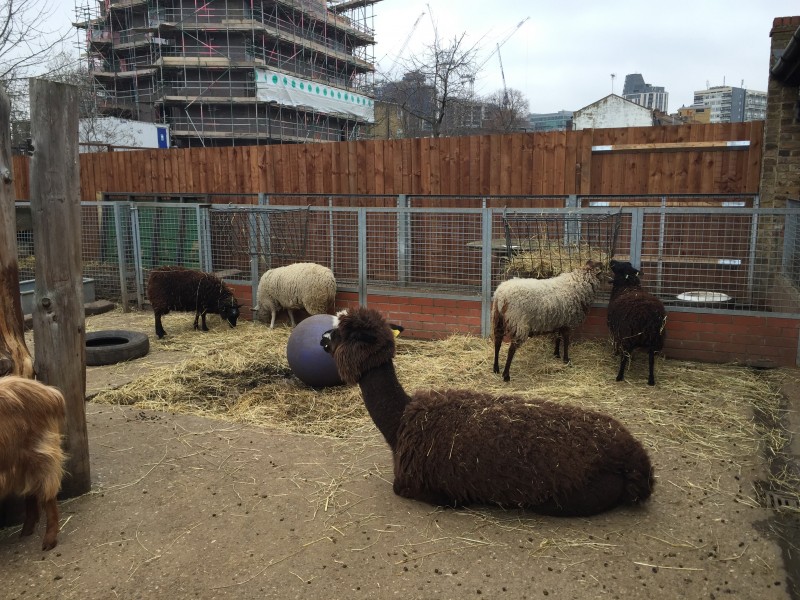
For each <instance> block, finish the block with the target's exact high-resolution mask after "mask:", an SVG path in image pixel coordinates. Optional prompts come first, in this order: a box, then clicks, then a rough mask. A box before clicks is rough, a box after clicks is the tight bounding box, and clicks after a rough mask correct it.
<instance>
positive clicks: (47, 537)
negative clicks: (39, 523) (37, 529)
mask: <svg viewBox="0 0 800 600" xmlns="http://www.w3.org/2000/svg"><path fill="white" fill-rule="evenodd" d="M44 511H45V514H46V515H47V529H46V530H45V533H44V539H43V540H42V550H52V549H53V548H55V547H56V544H57V543H58V539H57V538H58V530H59V526H58V503H57V502H56V499H55V498H50V499H49V500H46V501H45V502H44Z"/></svg>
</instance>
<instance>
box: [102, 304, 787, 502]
mask: <svg viewBox="0 0 800 600" xmlns="http://www.w3.org/2000/svg"><path fill="white" fill-rule="evenodd" d="M119 316H120V315H119V313H117V314H116V317H117V318H119ZM103 318H106V319H114V313H111V316H109V315H100V316H97V317H91V318H89V319H88V320H87V329H88V330H92V329H103V328H105V327H106V325H105V324H104V322H103V321H102V319H103ZM125 318H129V316H128V315H126V316H125ZM170 318H171V319H172V320H173V321H172V322H173V323H174V324H173V325H172V326H171V328H170V332H171V335H170V336H168V337H167V338H165V340H164V341H158V340H155V339H151V355H152V353H153V352H154V351H159V350H160V351H166V352H171V351H181V352H182V353H183V354H182V355H185V354H188V356H189V357H188V358H187V359H185V360H182V361H180V362H177V363H176V364H175V365H174V366H168V367H164V366H159V367H158V368H154V369H152V370H151V372H149V373H147V374H144V375H143V376H141V377H139V378H137V379H136V380H134V381H133V382H132V383H130V384H128V385H125V386H123V387H120V388H118V389H114V390H108V391H104V392H101V393H100V394H98V395H97V396H96V397H95V398H94V401H95V402H101V403H118V404H135V405H136V406H138V407H141V408H142V409H156V410H165V411H171V412H184V413H195V414H201V415H204V416H209V417H214V418H220V419H228V420H234V421H237V422H242V423H248V424H255V425H260V426H269V427H273V428H279V429H281V430H284V431H290V432H296V433H302V434H310V435H315V436H324V437H330V438H338V439H342V440H343V441H344V440H347V439H349V438H350V439H352V438H353V436H355V437H359V436H363V435H364V433H365V432H371V431H372V430H373V426H372V422H371V421H370V419H369V416H368V415H367V412H366V409H365V408H364V405H363V402H362V399H361V393H360V390H359V389H358V387H357V386H337V387H331V388H326V389H323V390H315V389H312V388H309V387H308V386H306V385H305V384H303V383H302V382H301V381H300V380H298V379H297V378H296V377H294V376H293V374H292V372H291V370H290V369H289V367H288V363H287V361H286V351H285V348H286V342H287V340H288V338H289V334H290V332H291V330H290V329H289V328H287V327H277V328H275V329H272V330H270V329H269V328H268V327H266V326H264V325H263V324H260V323H249V322H240V324H239V325H238V326H237V327H236V328H235V329H229V328H228V327H227V326H224V327H223V325H222V324H221V323H220V322H219V320H218V319H213V318H212V319H211V320H210V321H209V327H210V328H211V331H210V332H208V333H199V332H196V331H193V330H192V326H191V323H192V319H191V316H189V317H186V316H185V315H176V316H174V317H173V316H172V315H171V316H170ZM180 319H183V320H182V321H180ZM151 320H152V315H151V314H149V313H142V316H141V317H139V316H135V317H134V321H136V323H135V324H134V325H133V326H131V327H130V328H132V329H139V330H141V331H147V332H148V334H150V335H151V338H154V336H153V332H152V323H151ZM108 322H113V320H110V321H108ZM172 332H174V333H172ZM529 343H530V344H531V346H527V345H526V348H523V349H522V350H521V351H520V352H519V353H518V354H517V357H516V360H517V361H518V363H517V373H518V375H517V377H515V380H514V381H512V382H511V383H510V384H507V383H503V381H502V380H501V379H500V378H499V377H497V376H496V375H494V374H493V373H492V356H493V355H492V348H491V340H488V339H487V340H484V339H481V338H478V337H472V336H452V337H450V338H448V339H445V340H441V341H434V342H425V341H415V340H410V339H407V338H403V337H401V338H399V339H398V345H397V357H396V359H395V365H396V368H397V372H398V377H399V379H400V381H401V382H402V383H403V385H404V387H405V388H406V390H408V391H413V390H416V389H419V388H424V387H464V388H468V389H480V390H484V391H489V392H494V393H497V394H501V393H509V392H512V393H515V394H519V395H521V396H527V397H546V398H551V399H554V400H556V401H560V402H565V403H572V404H577V405H580V406H585V407H587V408H591V409H595V410H599V411H602V412H605V413H608V414H610V415H613V416H615V417H616V418H618V419H619V420H620V421H621V422H623V423H624V424H625V425H626V426H627V427H628V428H629V429H630V430H631V432H632V433H633V434H634V435H635V436H637V437H638V438H639V439H640V440H642V442H643V443H644V444H645V446H646V447H647V448H648V449H649V450H650V452H651V455H652V457H653V459H654V463H655V464H656V473H657V476H658V475H659V474H661V475H662V476H664V475H667V470H668V469H667V465H673V466H672V469H671V471H676V470H679V468H680V467H677V466H676V465H686V464H690V465H705V466H704V467H703V468H704V469H709V472H713V469H714V466H713V465H715V464H717V465H720V464H723V463H724V464H725V465H726V467H731V466H733V467H734V468H741V469H748V470H754V469H755V471H759V470H760V468H761V465H763V457H764V456H765V455H766V457H767V458H768V459H772V458H774V457H776V456H778V455H779V454H780V451H781V449H782V448H783V447H784V445H785V444H786V443H787V442H788V433H787V432H786V430H785V429H784V428H783V425H782V417H783V414H784V410H785V407H784V406H783V403H784V399H783V396H782V395H781V394H780V391H779V388H780V384H781V380H782V377H783V376H784V374H783V373H782V371H780V370H775V371H755V370H752V369H747V368H743V367H736V366H730V365H711V364H700V363H693V362H684V361H677V360H663V359H662V360H660V364H659V365H658V372H659V375H660V376H659V382H658V385H656V386H655V388H649V386H646V385H644V382H646V377H645V373H644V371H645V370H646V369H647V361H646V360H645V357H643V356H639V355H634V360H633V364H632V366H631V369H632V371H633V373H632V376H631V377H629V380H630V382H627V381H626V382H621V383H617V382H615V381H614V377H615V374H616V368H617V360H616V358H615V357H614V356H613V355H612V352H611V348H610V342H580V343H577V344H575V350H574V356H573V363H574V364H573V365H572V366H565V365H564V364H563V363H561V361H558V360H556V359H553V358H552V357H550V353H549V352H548V351H547V350H546V349H545V348H544V347H537V344H539V345H541V344H549V340H543V339H536V338H534V339H532V340H531V341H530V342H529ZM148 358H149V357H145V358H143V359H139V361H142V363H143V364H145V365H146V362H147V360H148ZM137 362H138V361H137ZM636 371H641V373H639V374H638V375H637V374H636ZM376 435H377V433H376ZM762 476H763V477H765V478H766V476H767V474H766V473H763V474H762ZM774 477H775V478H777V480H776V481H773V482H772V484H773V487H777V488H781V489H782V490H784V491H786V492H788V493H792V494H795V495H797V494H798V492H797V490H798V487H797V483H798V481H797V478H796V476H794V475H793V474H792V472H791V469H783V470H782V473H778V474H775V475H774ZM751 494H753V491H752V490H749V489H742V490H739V491H738V492H736V496H737V500H736V501H737V502H742V503H744V504H750V505H755V504H757V503H758V501H757V500H755V499H753V498H752V497H751Z"/></svg>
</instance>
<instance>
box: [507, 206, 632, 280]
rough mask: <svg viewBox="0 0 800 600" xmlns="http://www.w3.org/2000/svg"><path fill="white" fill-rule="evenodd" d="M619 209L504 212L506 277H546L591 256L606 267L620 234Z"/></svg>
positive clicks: (571, 268)
mask: <svg viewBox="0 0 800 600" xmlns="http://www.w3.org/2000/svg"><path fill="white" fill-rule="evenodd" d="M621 223H622V212H621V211H620V212H616V213H609V214H601V215H594V214H592V215H582V214H575V213H565V214H561V213H557V214H556V213H552V214H544V213H543V214H530V213H504V214H503V229H504V231H505V236H506V246H505V247H506V256H505V257H503V263H504V265H503V275H504V278H505V279H511V278H512V277H526V278H533V279H547V278H548V277H555V276H556V275H560V274H561V273H566V272H568V271H572V270H573V269H576V268H578V267H581V266H583V265H584V264H585V263H586V261H587V260H589V259H591V260H594V261H597V262H600V263H601V264H602V265H603V267H604V268H607V267H608V263H609V261H610V260H611V257H612V256H613V255H614V250H615V248H616V244H617V238H618V236H619V230H620V226H621Z"/></svg>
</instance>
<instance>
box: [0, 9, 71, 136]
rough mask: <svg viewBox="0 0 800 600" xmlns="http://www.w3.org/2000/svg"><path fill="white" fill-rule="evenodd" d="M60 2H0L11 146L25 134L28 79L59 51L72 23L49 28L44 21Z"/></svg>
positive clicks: (0, 79)
mask: <svg viewBox="0 0 800 600" xmlns="http://www.w3.org/2000/svg"><path fill="white" fill-rule="evenodd" d="M59 1H63V0H0V85H2V86H3V87H4V89H5V91H6V93H7V94H8V96H9V99H10V100H11V129H12V146H18V145H19V144H20V141H21V140H23V139H25V138H26V137H29V136H30V133H29V132H28V127H29V125H28V77H29V76H30V75H32V74H33V73H32V72H33V71H37V73H36V74H38V71H39V70H40V69H41V65H42V64H43V63H44V62H45V61H46V60H47V58H48V57H50V56H52V55H53V54H54V53H55V52H57V51H59V50H60V49H61V48H62V47H63V44H64V42H65V40H66V39H67V37H68V36H69V34H70V32H71V31H72V24H71V23H69V22H66V23H64V26H63V27H56V28H51V27H49V26H47V22H48V20H49V19H50V17H51V16H52V15H53V14H54V12H55V6H56V3H57V2H59Z"/></svg>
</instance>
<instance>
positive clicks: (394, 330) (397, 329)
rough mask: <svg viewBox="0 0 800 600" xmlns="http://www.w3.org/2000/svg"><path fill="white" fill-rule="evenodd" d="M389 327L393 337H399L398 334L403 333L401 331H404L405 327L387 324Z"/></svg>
mask: <svg viewBox="0 0 800 600" xmlns="http://www.w3.org/2000/svg"><path fill="white" fill-rule="evenodd" d="M389 327H391V329H392V333H393V334H394V337H400V334H401V333H402V332H403V329H405V327H403V326H402V325H395V324H394V323H389Z"/></svg>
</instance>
